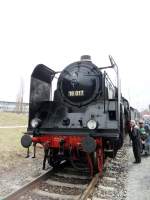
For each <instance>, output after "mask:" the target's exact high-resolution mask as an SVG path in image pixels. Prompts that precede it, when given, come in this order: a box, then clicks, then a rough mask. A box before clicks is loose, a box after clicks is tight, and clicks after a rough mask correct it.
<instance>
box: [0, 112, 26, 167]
mask: <svg viewBox="0 0 150 200" xmlns="http://www.w3.org/2000/svg"><path fill="white" fill-rule="evenodd" d="M27 118H28V117H27V115H26V114H16V113H0V126H16V125H26V124H27ZM25 131H26V128H13V129H10V128H9V129H3V128H0V152H1V159H0V167H1V168H6V169H8V168H10V167H13V166H14V165H15V164H16V162H19V160H20V158H21V157H22V158H23V157H24V156H25V152H26V150H25V149H24V148H23V147H22V146H21V143H20V139H21V137H22V135H23V132H25Z"/></svg>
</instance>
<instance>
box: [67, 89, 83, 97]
mask: <svg viewBox="0 0 150 200" xmlns="http://www.w3.org/2000/svg"><path fill="white" fill-rule="evenodd" d="M68 96H69V97H78V96H80V97H81V96H84V90H75V91H68Z"/></svg>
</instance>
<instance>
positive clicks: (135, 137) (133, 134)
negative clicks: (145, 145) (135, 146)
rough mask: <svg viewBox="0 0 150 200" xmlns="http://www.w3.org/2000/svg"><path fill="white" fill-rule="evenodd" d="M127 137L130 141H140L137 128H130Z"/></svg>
mask: <svg viewBox="0 0 150 200" xmlns="http://www.w3.org/2000/svg"><path fill="white" fill-rule="evenodd" d="M129 136H130V138H131V140H132V141H134V140H140V131H139V128H138V127H136V126H134V127H132V129H131V131H130V132H129Z"/></svg>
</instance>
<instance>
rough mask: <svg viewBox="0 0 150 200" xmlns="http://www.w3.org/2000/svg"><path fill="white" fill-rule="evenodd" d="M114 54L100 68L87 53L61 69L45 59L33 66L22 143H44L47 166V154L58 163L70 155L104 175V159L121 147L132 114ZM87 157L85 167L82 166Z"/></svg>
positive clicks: (74, 162)
mask: <svg viewBox="0 0 150 200" xmlns="http://www.w3.org/2000/svg"><path fill="white" fill-rule="evenodd" d="M109 59H110V63H111V65H110V66H107V67H101V68H98V67H97V66H96V65H94V64H93V63H92V62H91V60H90V57H89V56H82V59H81V61H78V62H75V63H72V64H71V65H69V66H67V67H66V68H65V69H64V70H63V71H62V72H55V71H53V70H52V69H49V68H48V67H46V66H45V65H42V64H40V65H37V66H36V68H35V69H34V71H33V73H32V75H31V85H30V104H29V122H28V129H27V133H26V134H25V135H24V136H23V137H22V139H21V143H22V145H23V146H24V147H26V148H28V147H29V146H30V145H31V143H32V142H33V143H34V144H37V143H40V144H42V145H43V147H44V150H45V156H44V160H43V169H44V168H45V162H46V160H48V162H49V164H50V165H52V166H53V167H55V166H57V165H59V164H61V163H62V162H63V161H64V160H69V161H70V162H71V164H72V165H73V167H75V168H76V169H78V170H79V169H80V170H85V168H87V166H88V168H89V170H90V174H91V176H93V174H94V171H95V170H96V171H99V173H100V175H102V170H103V163H104V159H105V158H106V157H107V156H110V157H115V155H116V152H117V150H118V149H119V148H121V146H122V144H123V138H124V134H125V129H126V128H127V126H128V121H129V120H130V107H129V103H128V101H127V100H126V99H125V98H123V97H122V95H121V89H120V78H119V71H118V66H117V64H116V63H115V61H114V59H113V58H112V56H109ZM110 68H111V69H114V71H115V73H116V77H117V84H116V85H114V84H113V82H112V81H111V79H110V78H109V76H108V74H107V73H106V71H104V72H103V70H106V69H110ZM79 72H80V73H79ZM58 73H60V76H59V79H58V83H57V89H56V90H55V94H54V99H53V100H52V101H50V96H51V95H52V94H51V91H52V90H51V87H52V81H53V79H54V77H55V75H56V74H58ZM68 73H69V76H68ZM87 74H88V77H87ZM70 77H71V78H70ZM74 77H77V78H76V79H75V78H74ZM68 80H69V81H68ZM69 84H70V85H69ZM88 86H89V87H88ZM66 88H67V89H66ZM70 88H71V89H70ZM91 88H92V89H91ZM93 91H94V93H92V92H93ZM85 94H87V96H86V95H85ZM30 135H31V136H32V137H30ZM34 146H35V145H34ZM83 161H84V163H85V166H86V167H85V166H84V167H83V168H81V167H79V166H80V165H81V163H82V162H83ZM78 162H79V163H80V165H79V163H78Z"/></svg>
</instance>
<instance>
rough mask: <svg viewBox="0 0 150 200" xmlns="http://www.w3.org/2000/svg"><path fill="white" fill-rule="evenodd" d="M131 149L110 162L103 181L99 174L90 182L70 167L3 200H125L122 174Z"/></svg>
mask: <svg viewBox="0 0 150 200" xmlns="http://www.w3.org/2000/svg"><path fill="white" fill-rule="evenodd" d="M127 148H128V147H127V145H126V143H125V145H124V146H123V147H122V148H121V149H120V150H119V151H118V153H117V156H116V158H115V159H114V160H109V159H108V160H106V162H105V166H104V173H103V177H102V178H99V175H98V174H96V175H95V176H94V177H93V178H92V179H89V175H88V174H87V175H86V174H85V173H84V174H83V173H82V174H81V173H78V172H77V171H75V170H74V169H72V168H69V167H66V168H62V169H58V171H54V170H53V169H50V170H49V171H47V172H45V173H44V174H43V175H41V176H39V177H38V178H36V179H34V180H32V181H31V182H30V183H28V184H27V185H25V186H23V187H21V188H20V189H19V190H17V191H16V192H13V193H12V194H10V195H8V196H6V197H4V198H3V200H48V199H50V200H54V199H60V200H79V199H80V200H86V199H87V198H89V199H90V200H93V199H94V200H96V199H107V200H110V199H112V200H113V199H116V197H117V195H119V196H120V198H119V199H123V198H124V190H125V188H124V180H123V178H122V176H123V174H124V173H122V172H123V171H124V167H125V166H126V160H127V154H126V151H127ZM95 186H96V187H95ZM93 191H94V192H93ZM91 194H92V195H91Z"/></svg>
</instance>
